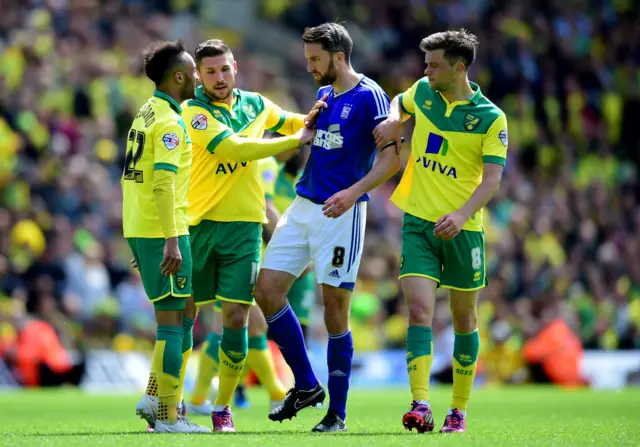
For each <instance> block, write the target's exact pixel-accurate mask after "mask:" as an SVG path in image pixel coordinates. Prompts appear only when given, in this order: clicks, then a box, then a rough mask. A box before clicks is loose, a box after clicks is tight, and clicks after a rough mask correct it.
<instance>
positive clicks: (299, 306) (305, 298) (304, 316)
mask: <svg viewBox="0 0 640 447" xmlns="http://www.w3.org/2000/svg"><path fill="white" fill-rule="evenodd" d="M287 298H288V300H289V304H291V309H292V310H293V313H295V314H296V317H298V320H299V321H300V324H302V325H307V326H308V325H309V318H310V314H311V309H313V304H314V301H315V298H316V275H315V273H314V271H313V270H311V271H309V272H307V273H306V274H305V275H303V276H301V277H300V278H298V279H296V280H295V281H294V283H293V285H292V286H291V289H289V293H288V294H287Z"/></svg>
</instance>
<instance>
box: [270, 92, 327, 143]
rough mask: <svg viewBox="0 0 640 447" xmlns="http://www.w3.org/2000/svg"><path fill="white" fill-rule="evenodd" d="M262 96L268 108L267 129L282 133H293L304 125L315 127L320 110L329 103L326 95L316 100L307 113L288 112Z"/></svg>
mask: <svg viewBox="0 0 640 447" xmlns="http://www.w3.org/2000/svg"><path fill="white" fill-rule="evenodd" d="M262 98H263V101H264V104H265V107H266V108H267V122H266V127H267V129H268V130H270V131H272V132H278V133H279V134H281V135H293V134H295V133H296V132H298V131H299V130H300V129H302V128H303V127H309V128H313V127H315V124H316V120H317V118H318V115H319V110H320V109H323V108H325V107H327V103H326V102H325V100H326V99H327V96H326V95H325V96H323V97H322V98H320V99H319V100H318V101H316V103H315V104H314V105H313V107H312V108H311V110H310V111H309V113H307V114H306V115H302V114H300V113H293V112H287V111H286V110H283V109H282V108H280V107H279V106H277V105H276V104H274V103H273V102H271V101H270V100H268V99H267V98H265V97H264V96H263V97H262Z"/></svg>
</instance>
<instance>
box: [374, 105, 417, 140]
mask: <svg viewBox="0 0 640 447" xmlns="http://www.w3.org/2000/svg"><path fill="white" fill-rule="evenodd" d="M400 100H401V98H400V95H398V96H396V97H395V98H393V101H391V104H390V106H389V116H388V117H387V119H385V120H384V121H383V122H381V123H380V124H378V125H377V126H376V128H375V129H374V130H373V136H374V138H375V139H376V146H377V147H378V149H382V148H383V147H384V146H385V145H386V144H387V143H389V142H390V141H395V142H396V144H397V145H400V138H401V135H400V134H401V133H402V123H404V122H405V121H406V120H408V119H409V118H410V117H411V116H410V115H409V114H408V113H406V112H405V111H404V110H403V109H402V106H401V105H400Z"/></svg>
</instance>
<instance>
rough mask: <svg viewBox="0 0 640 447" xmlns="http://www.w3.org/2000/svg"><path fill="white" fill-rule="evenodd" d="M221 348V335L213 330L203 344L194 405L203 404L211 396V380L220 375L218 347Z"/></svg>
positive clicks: (194, 390) (194, 393) (194, 392)
mask: <svg viewBox="0 0 640 447" xmlns="http://www.w3.org/2000/svg"><path fill="white" fill-rule="evenodd" d="M219 348H220V335H219V334H216V333H215V332H211V333H210V334H209V336H208V337H207V341H205V342H204V343H203V344H202V349H201V350H200V364H199V365H198V377H197V378H196V383H195V386H194V389H193V395H192V396H191V403H192V404H193V405H202V404H203V403H204V402H205V401H206V400H207V397H208V396H209V391H210V390H211V381H212V380H213V378H214V377H215V376H217V375H218V367H219V361H218V359H219V357H218V349H219Z"/></svg>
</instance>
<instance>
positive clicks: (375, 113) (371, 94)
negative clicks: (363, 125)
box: [365, 85, 391, 132]
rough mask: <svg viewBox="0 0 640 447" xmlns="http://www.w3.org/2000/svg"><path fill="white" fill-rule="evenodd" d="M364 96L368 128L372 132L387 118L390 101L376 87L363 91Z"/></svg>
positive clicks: (380, 89) (382, 91)
mask: <svg viewBox="0 0 640 447" xmlns="http://www.w3.org/2000/svg"><path fill="white" fill-rule="evenodd" d="M365 94H366V99H365V103H366V106H367V111H368V119H369V123H368V127H369V129H370V130H371V131H372V132H373V129H375V128H376V126H377V125H378V124H380V123H381V122H382V121H384V120H385V119H386V118H387V117H388V116H389V110H390V103H391V101H390V100H389V96H387V94H386V93H385V92H384V90H382V88H380V87H379V86H377V85H376V86H372V87H370V88H369V89H367V90H365Z"/></svg>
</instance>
